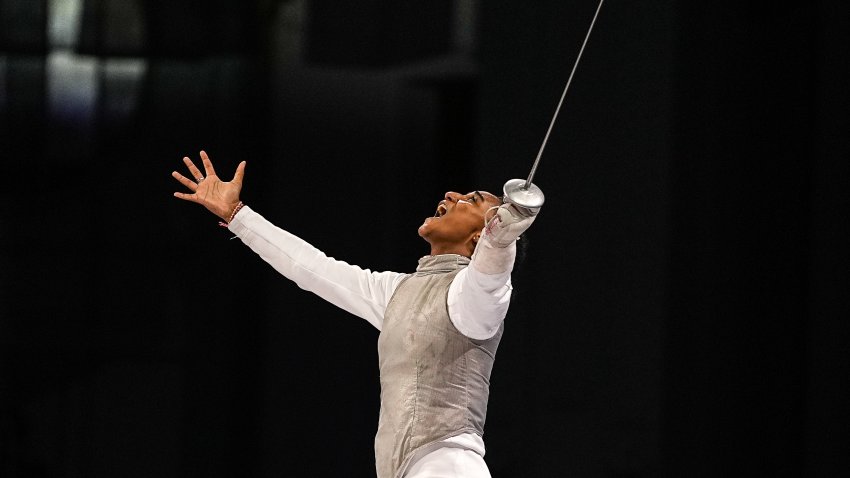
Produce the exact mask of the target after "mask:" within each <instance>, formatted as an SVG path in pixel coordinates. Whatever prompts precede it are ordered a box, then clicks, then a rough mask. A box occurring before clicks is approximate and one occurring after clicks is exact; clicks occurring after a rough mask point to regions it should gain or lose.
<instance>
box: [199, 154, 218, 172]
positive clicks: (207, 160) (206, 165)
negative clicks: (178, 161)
mask: <svg viewBox="0 0 850 478" xmlns="http://www.w3.org/2000/svg"><path fill="white" fill-rule="evenodd" d="M201 161H203V163H204V171H206V172H207V177H209V176H215V169H214V168H213V165H212V161H210V157H209V156H207V153H206V151H201Z"/></svg>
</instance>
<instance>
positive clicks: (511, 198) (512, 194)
mask: <svg viewBox="0 0 850 478" xmlns="http://www.w3.org/2000/svg"><path fill="white" fill-rule="evenodd" d="M526 183H527V184H528V187H526ZM502 191H504V193H505V197H504V200H505V202H509V203H512V204H516V205H517V206H521V207H524V208H527V209H531V210H537V209H540V207H542V206H543V202H544V201H545V197H544V196H543V191H541V190H540V188H538V187H537V186H536V185H534V184H533V183H528V182H527V181H526V180H525V179H511V180H510V181H508V182H506V183H505V186H504V187H503V188H502Z"/></svg>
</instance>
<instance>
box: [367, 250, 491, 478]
mask: <svg viewBox="0 0 850 478" xmlns="http://www.w3.org/2000/svg"><path fill="white" fill-rule="evenodd" d="M468 264H469V259H468V258H466V257H463V256H459V255H454V254H445V255H439V256H426V257H423V258H422V259H420V260H419V267H417V268H416V273H415V274H413V275H411V276H409V277H407V278H406V279H404V281H403V282H402V283H401V284H400V285H399V286H398V288H397V289H396V291H395V293H394V294H393V296H392V298H391V299H390V302H389V304H388V305H387V310H386V313H385V315H384V322H383V327H382V328H381V335H380V337H379V338H378V361H379V364H380V369H381V414H380V419H379V421H378V433H377V435H376V436H375V461H376V463H375V467H376V469H377V472H378V478H394V477H398V476H401V475H402V473H404V471H405V469H406V468H407V466H408V464H409V462H410V459H411V458H412V457H413V455H414V454H415V453H416V452H417V451H427V450H428V447H429V446H434V445H435V444H436V443H437V442H439V441H441V440H444V439H446V438H450V437H453V436H456V435H460V434H462V433H477V434H478V435H483V434H484V418H485V416H486V414H487V398H488V396H489V393H490V371H491V370H492V368H493V360H494V359H495V356H496V348H497V347H498V345H499V339H501V337H502V327H499V331H498V332H496V335H494V336H493V337H492V338H490V339H487V340H473V339H470V338H468V337H466V336H465V335H463V334H462V333H460V332H459V331H458V330H457V329H456V328H455V326H454V325H453V324H452V322H451V319H449V312H448V305H447V304H446V299H447V297H448V291H449V285H450V284H451V282H452V279H454V277H455V275H457V273H458V272H460V271H461V270H462V269H463V268H464V267H466V266H467V265H468Z"/></svg>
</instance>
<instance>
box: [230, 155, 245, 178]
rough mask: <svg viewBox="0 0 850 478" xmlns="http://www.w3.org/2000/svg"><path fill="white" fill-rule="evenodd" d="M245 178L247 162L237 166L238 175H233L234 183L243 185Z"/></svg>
mask: <svg viewBox="0 0 850 478" xmlns="http://www.w3.org/2000/svg"><path fill="white" fill-rule="evenodd" d="M243 177H245V161H242V162H241V163H239V166H236V173H235V174H234V175H233V181H232V182H234V183H239V184H242V178H243Z"/></svg>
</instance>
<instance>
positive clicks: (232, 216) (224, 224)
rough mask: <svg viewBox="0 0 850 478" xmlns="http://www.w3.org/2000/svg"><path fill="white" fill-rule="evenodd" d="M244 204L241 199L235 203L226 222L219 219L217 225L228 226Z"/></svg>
mask: <svg viewBox="0 0 850 478" xmlns="http://www.w3.org/2000/svg"><path fill="white" fill-rule="evenodd" d="M244 205H245V204H243V203H242V201H239V202H238V203H237V204H236V207H234V208H233V212H231V213H230V217H229V218H227V222H223V221H219V222H218V225H219V226H221V227H228V226H229V225H230V223H231V222H233V218H234V217H236V213H237V212H239V210H240V209H242V206H244Z"/></svg>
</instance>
